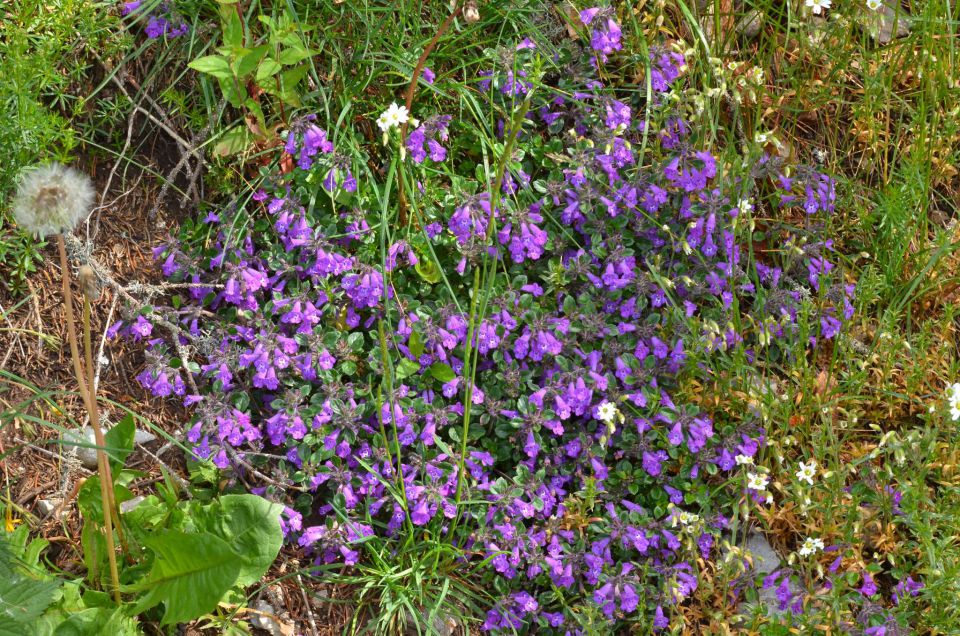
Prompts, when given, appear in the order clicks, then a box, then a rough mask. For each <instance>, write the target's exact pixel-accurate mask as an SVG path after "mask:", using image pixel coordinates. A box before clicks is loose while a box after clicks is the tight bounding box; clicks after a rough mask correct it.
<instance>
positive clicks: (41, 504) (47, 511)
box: [37, 497, 63, 517]
mask: <svg viewBox="0 0 960 636" xmlns="http://www.w3.org/2000/svg"><path fill="white" fill-rule="evenodd" d="M62 501H63V500H61V499H60V498H59V497H58V498H56V499H39V500H37V511H38V512H39V513H40V514H42V515H43V516H44V517H48V516H50V515H52V514H53V511H54V510H56V509H57V508H58V507H59V506H60V504H61V503H62Z"/></svg>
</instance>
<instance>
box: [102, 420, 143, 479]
mask: <svg viewBox="0 0 960 636" xmlns="http://www.w3.org/2000/svg"><path fill="white" fill-rule="evenodd" d="M135 435H136V425H135V423H134V420H133V416H132V415H130V414H129V413H128V414H127V416H126V417H124V418H123V419H122V420H120V423H119V424H117V425H116V426H114V427H113V428H111V429H110V430H109V431H107V432H106V434H105V435H104V436H103V437H104V439H103V441H104V445H105V446H106V449H107V455H109V456H110V467H111V468H112V469H113V472H114V474H117V473H119V472H120V470H121V469H122V468H123V465H124V463H126V461H127V456H129V455H130V453H132V452H133V440H134V436H135Z"/></svg>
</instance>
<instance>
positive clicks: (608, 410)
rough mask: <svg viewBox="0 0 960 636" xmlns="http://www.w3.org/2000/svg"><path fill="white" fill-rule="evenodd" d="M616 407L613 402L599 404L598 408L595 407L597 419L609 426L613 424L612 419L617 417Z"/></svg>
mask: <svg viewBox="0 0 960 636" xmlns="http://www.w3.org/2000/svg"><path fill="white" fill-rule="evenodd" d="M617 414H618V411H617V405H616V404H614V403H613V402H607V401H604V402H601V403H600V406H598V407H597V419H599V420H600V421H601V422H606V423H607V424H610V423H612V422H613V420H614V418H616V417H617Z"/></svg>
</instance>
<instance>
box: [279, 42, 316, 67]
mask: <svg viewBox="0 0 960 636" xmlns="http://www.w3.org/2000/svg"><path fill="white" fill-rule="evenodd" d="M311 55H313V52H312V51H310V50H308V49H306V48H304V47H303V45H302V44H299V43H297V44H295V45H294V46H290V47H287V48H285V49H283V50H282V51H280V63H281V64H283V65H284V66H291V65H293V64H296V63H297V62H300V61H303V60H305V59H307V58H308V57H310V56H311Z"/></svg>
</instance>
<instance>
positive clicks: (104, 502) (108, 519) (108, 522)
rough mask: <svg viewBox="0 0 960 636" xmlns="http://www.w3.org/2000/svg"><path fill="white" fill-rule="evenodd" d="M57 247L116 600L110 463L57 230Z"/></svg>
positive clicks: (61, 242)
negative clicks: (83, 357)
mask: <svg viewBox="0 0 960 636" xmlns="http://www.w3.org/2000/svg"><path fill="white" fill-rule="evenodd" d="M57 249H58V250H59V252H60V269H61V271H62V281H63V303H64V313H65V315H66V322H67V339H68V340H69V341H70V357H71V358H72V360H73V372H74V374H75V375H76V376H77V385H78V386H79V387H80V395H82V396H83V401H84V405H85V406H86V408H87V414H88V415H89V416H90V426H91V428H92V429H93V435H94V439H95V441H96V443H97V467H98V469H99V471H100V500H101V506H102V507H103V529H104V533H105V534H106V540H107V559H108V561H109V564H110V579H111V585H112V587H113V599H114V601H116V603H117V604H119V603H120V574H119V572H118V571H117V555H116V553H115V547H114V544H113V523H112V522H113V519H112V514H111V512H110V501H111V497H110V492H109V489H110V488H112V486H113V482H112V481H110V482H108V481H107V479H108V476H109V470H110V466H109V464H108V463H107V456H106V453H105V452H104V448H105V444H104V439H103V432H102V431H101V430H100V419H99V415H98V413H97V407H96V400H95V399H94V395H93V393H92V392H91V391H90V388H91V387H88V386H87V381H86V379H85V376H84V373H83V364H82V363H81V362H80V347H79V345H78V344H77V329H76V325H75V323H74V315H73V293H72V292H71V291H70V264H69V263H68V262H67V248H66V246H65V245H64V242H63V234H57Z"/></svg>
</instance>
